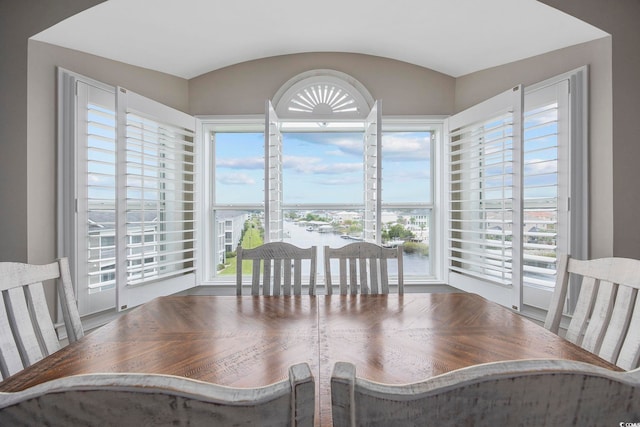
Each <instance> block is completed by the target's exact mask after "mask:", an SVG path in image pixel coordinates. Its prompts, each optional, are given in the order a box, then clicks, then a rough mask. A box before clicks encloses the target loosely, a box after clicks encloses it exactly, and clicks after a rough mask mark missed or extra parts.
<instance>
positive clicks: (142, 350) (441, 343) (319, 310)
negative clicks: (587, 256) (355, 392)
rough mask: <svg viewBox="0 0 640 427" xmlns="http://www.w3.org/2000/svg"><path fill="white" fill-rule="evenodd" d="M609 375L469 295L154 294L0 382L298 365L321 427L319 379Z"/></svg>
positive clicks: (564, 344) (236, 378) (278, 372)
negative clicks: (511, 365)
mask: <svg viewBox="0 0 640 427" xmlns="http://www.w3.org/2000/svg"><path fill="white" fill-rule="evenodd" d="M540 358H542V359H569V360H576V361H582V362H587V363H591V364H594V365H598V366H602V367H605V368H609V369H612V370H618V368H617V367H616V366H615V365H612V364H611V363H609V362H607V361H605V360H603V359H601V358H599V357H598V356H596V355H594V354H592V353H590V352H588V351H586V350H584V349H582V348H581V347H579V346H576V345H574V344H572V343H570V342H569V341H567V340H565V339H564V338H562V337H560V336H558V335H556V334H553V333H551V332H550V331H548V330H546V329H544V328H543V327H542V326H540V325H539V324H537V323H535V322H533V321H531V320H530V319H528V318H525V317H523V316H522V315H520V314H519V313H516V312H514V311H512V310H510V309H507V308H505V307H502V306H500V305H498V304H496V303H494V302H491V301H488V300H486V299H484V298H482V297H480V296H479V295H476V294H473V293H405V294H403V295H398V294H388V295H318V296H309V295H303V296H276V297H269V296H237V297H236V296H203V295H192V296H164V297H159V298H156V299H154V300H152V301H150V302H148V303H145V304H143V305H141V306H139V307H137V308H134V309H131V310H130V311H128V312H125V313H124V314H122V315H121V316H119V317H117V318H116V319H115V320H113V321H111V322H110V323H108V324H106V325H104V326H102V327H100V328H98V329H96V330H94V331H92V332H90V333H88V334H86V335H85V336H84V337H83V338H82V339H80V340H79V341H77V342H75V343H72V344H70V345H68V346H66V347H64V348H62V349H61V350H59V351H58V352H56V353H54V354H52V355H50V356H48V357H46V358H44V359H42V360H40V361H38V362H37V363H35V364H33V365H32V366H30V367H28V368H26V369H25V370H23V371H21V372H19V373H17V374H15V375H13V376H11V377H9V378H7V379H5V380H4V381H3V382H1V383H0V391H3V392H11V391H19V390H23V389H26V388H28V387H31V386H34V385H36V384H39V383H43V382H45V381H49V380H53V379H56V378H60V377H65V376H70V375H78V374H88V373H98V372H128V373H133V372H135V373H154V374H169V375H177V376H181V377H187V378H192V379H196V380H200V381H206V382H211V383H216V384H221V385H225V386H230V387H258V386H264V385H268V384H271V383H274V382H277V381H280V380H283V379H285V378H287V377H288V369H289V367H290V366H291V365H293V364H296V363H301V362H306V363H308V364H309V366H310V368H311V372H312V373H313V376H314V380H315V385H316V415H315V424H316V425H322V426H330V425H332V418H331V390H330V384H331V373H332V370H333V366H334V364H335V363H336V362H338V361H345V362H351V363H353V364H355V366H356V372H357V375H358V376H359V377H364V378H367V379H370V380H373V381H377V382H382V383H390V384H404V383H411V382H417V381H421V380H425V379H427V378H431V377H433V376H436V375H440V374H443V373H446V372H450V371H453V370H456V369H459V368H464V367H468V366H471V365H477V364H482V363H488V362H497V361H505V360H515V359H540Z"/></svg>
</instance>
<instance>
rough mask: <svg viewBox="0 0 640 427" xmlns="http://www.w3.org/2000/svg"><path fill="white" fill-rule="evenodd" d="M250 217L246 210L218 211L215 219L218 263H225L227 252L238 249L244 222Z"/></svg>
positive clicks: (215, 255)
mask: <svg viewBox="0 0 640 427" xmlns="http://www.w3.org/2000/svg"><path fill="white" fill-rule="evenodd" d="M248 219H249V213H248V212H244V211H217V212H216V221H215V232H216V240H217V243H218V244H217V246H216V252H215V253H214V257H215V261H216V265H218V264H224V263H225V262H226V260H227V258H226V253H227V252H233V251H235V250H236V248H237V246H238V244H239V243H240V238H241V237H242V230H243V229H244V223H245V222H246V221H247V220H248Z"/></svg>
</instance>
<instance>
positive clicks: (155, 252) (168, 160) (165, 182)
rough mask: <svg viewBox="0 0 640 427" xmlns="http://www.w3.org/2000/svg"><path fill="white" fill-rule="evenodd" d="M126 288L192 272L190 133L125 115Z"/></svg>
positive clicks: (193, 219) (191, 142) (192, 151)
mask: <svg viewBox="0 0 640 427" xmlns="http://www.w3.org/2000/svg"><path fill="white" fill-rule="evenodd" d="M126 126H127V129H126V259H127V284H129V285H135V284H140V283H145V282H148V281H150V280H157V279H166V278H171V277H175V276H180V275H184V274H187V273H190V272H192V271H194V269H195V268H194V259H195V214H196V212H195V193H194V188H195V176H194V142H193V140H194V133H193V131H192V130H189V129H184V128H181V127H176V126H173V125H171V124H167V123H161V122H158V121H156V120H152V119H149V118H145V117H143V116H142V115H139V114H136V113H134V112H131V111H127V119H126Z"/></svg>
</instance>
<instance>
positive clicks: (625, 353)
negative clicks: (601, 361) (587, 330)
mask: <svg viewBox="0 0 640 427" xmlns="http://www.w3.org/2000/svg"><path fill="white" fill-rule="evenodd" d="M639 293H640V292H639ZM616 365H618V366H620V367H621V368H622V369H633V368H634V367H636V366H640V295H638V294H636V301H635V304H634V307H633V313H632V315H631V320H630V321H629V330H628V332H627V336H626V338H625V340H624V343H623V344H622V348H620V354H619V355H618V360H617V362H616Z"/></svg>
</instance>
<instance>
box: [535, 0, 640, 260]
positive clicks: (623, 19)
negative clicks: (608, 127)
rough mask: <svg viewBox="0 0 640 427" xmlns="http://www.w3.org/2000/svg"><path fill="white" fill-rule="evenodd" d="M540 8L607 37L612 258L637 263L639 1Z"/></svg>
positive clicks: (559, 1) (554, 1) (557, 3)
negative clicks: (610, 91) (610, 84)
mask: <svg viewBox="0 0 640 427" xmlns="http://www.w3.org/2000/svg"><path fill="white" fill-rule="evenodd" d="M541 2H542V3H546V4H548V5H550V6H553V7H555V8H557V9H559V10H562V11H564V12H566V13H568V14H570V15H573V16H575V17H577V18H579V19H582V20H583V21H585V22H588V23H590V24H592V25H595V26H597V27H599V28H601V29H603V30H604V31H606V32H608V33H609V34H611V35H612V72H613V75H612V82H613V165H612V170H613V254H614V255H616V256H625V257H630V258H640V221H638V212H640V196H639V195H638V184H637V183H639V182H640V167H638V161H639V160H640V119H639V118H638V100H640V1H638V0H614V1H612V0H609V1H603V0H581V1H565V0H541Z"/></svg>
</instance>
